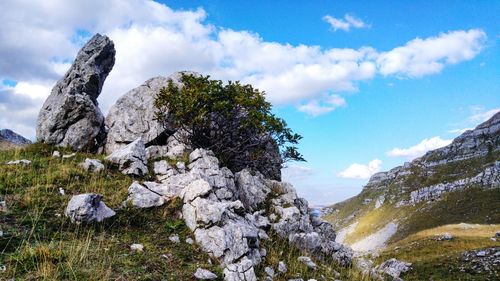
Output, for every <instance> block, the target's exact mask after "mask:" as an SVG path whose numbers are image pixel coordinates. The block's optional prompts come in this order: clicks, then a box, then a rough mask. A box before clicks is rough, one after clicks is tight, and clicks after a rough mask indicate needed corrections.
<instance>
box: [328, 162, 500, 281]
mask: <svg viewBox="0 0 500 281" xmlns="http://www.w3.org/2000/svg"><path fill="white" fill-rule="evenodd" d="M498 159H500V156H499V154H498V153H495V154H494V155H488V156H486V157H484V158H481V159H469V160H465V161H459V162H456V163H453V164H450V165H442V166H439V167H436V169H435V170H434V172H435V173H434V174H433V175H432V176H424V175H423V174H422V173H421V171H414V173H413V174H411V175H410V176H408V177H407V178H406V179H405V180H404V182H403V186H405V187H406V189H405V190H407V192H408V191H409V190H414V189H415V188H417V187H418V186H426V185H430V184H436V183H439V182H449V181H452V180H456V179H459V178H463V177H468V176H473V175H475V174H477V173H478V172H479V171H480V169H482V168H483V167H484V166H485V165H488V163H491V162H493V161H496V160H498ZM478 169H479V170H478ZM471 171H472V172H471ZM408 187H409V188H408ZM402 191H403V189H402V186H399V185H396V184H392V185H389V186H386V187H383V188H380V189H376V188H372V189H367V190H364V191H363V192H362V193H360V194H359V195H357V196H355V197H353V198H351V199H349V200H346V201H344V202H341V203H338V204H336V205H334V206H333V208H336V209H338V211H337V212H334V213H332V214H330V215H327V216H326V217H325V219H326V220H328V221H331V222H333V223H335V222H336V228H337V229H341V228H344V227H347V226H349V225H350V224H352V223H353V222H358V225H357V226H356V227H355V228H354V231H353V232H352V233H350V234H348V235H347V236H346V239H345V242H346V243H348V244H351V243H354V242H356V241H358V240H360V239H362V238H364V237H366V236H368V235H370V234H372V233H374V232H376V231H377V230H379V229H381V228H382V227H384V226H385V225H386V224H387V223H389V222H391V221H396V222H397V223H398V224H399V228H398V231H397V233H396V234H395V235H394V236H393V237H391V239H390V240H389V241H388V242H389V247H388V249H387V250H386V251H384V252H383V254H382V258H390V257H392V256H396V257H400V258H402V259H403V260H404V259H406V260H408V261H410V262H412V261H413V262H417V265H416V267H415V270H414V271H413V273H411V274H413V275H411V276H413V277H411V276H410V277H409V278H410V279H409V280H428V278H427V279H426V278H424V276H428V277H430V276H432V274H438V273H441V275H439V274H438V275H437V276H441V277H440V278H444V277H443V276H448V277H447V278H451V279H449V280H454V279H453V278H458V277H459V276H461V274H463V273H461V272H453V270H452V271H451V272H450V268H453V267H454V268H455V269H456V268H457V262H456V258H457V256H458V255H459V253H460V252H463V251H466V250H470V249H473V248H484V247H490V246H493V245H495V243H496V245H497V246H498V244H499V243H498V242H492V241H491V240H490V239H489V237H488V238H484V237H481V236H480V235H479V234H478V235H476V236H474V235H472V236H470V235H469V236H468V237H467V238H464V239H462V238H459V239H457V240H454V241H451V242H446V243H445V244H443V243H442V242H441V244H438V245H436V241H434V240H429V239H427V240H425V243H418V245H419V246H418V247H416V248H415V247H414V244H413V242H414V241H413V240H412V239H414V237H417V236H418V235H417V234H418V233H422V231H426V230H432V229H435V228H436V227H439V226H443V225H447V224H458V223H462V222H464V223H477V224H500V211H499V209H498V206H500V189H498V188H495V189H483V188H481V187H477V186H470V187H468V188H467V189H464V190H461V191H456V192H450V193H448V194H446V195H445V196H443V197H442V198H441V199H439V200H437V201H433V202H430V203H420V204H417V205H415V206H401V207H396V206H395V203H396V202H398V201H399V200H401V199H406V198H407V197H406V196H408V193H404V192H402ZM382 194H385V198H386V202H385V204H384V205H383V206H382V207H380V208H378V209H375V201H376V199H377V198H378V197H379V196H380V195H382ZM367 198H370V199H372V201H371V202H370V203H368V204H363V201H364V200H365V199H367ZM438 229H439V228H438ZM496 231H500V227H497V230H496ZM415 235H417V236H415ZM411 237H413V238H411ZM490 237H492V236H490ZM464 241H465V242H467V243H462V242H464ZM468 242H474V243H468ZM492 244H493V245H492ZM395 245H397V246H398V247H400V248H401V249H403V250H401V251H399V252H394V251H392V249H394V247H396V246H395ZM442 245H448V246H450V245H452V246H450V247H448V248H446V247H444V248H443V247H441V246H442ZM404 249H408V251H407V252H406V255H405V254H403V253H405V251H404ZM451 249H453V251H452V250H451ZM410 250H411V251H410ZM382 258H381V259H379V261H382ZM417 259H420V260H417ZM437 265H440V266H437ZM419 278H423V279H419ZM476 278H481V277H478V276H476ZM405 280H406V278H405ZM436 280H444V279H439V278H438V279H436ZM446 280H448V279H446ZM456 280H458V279H456ZM462 280H467V279H462Z"/></svg>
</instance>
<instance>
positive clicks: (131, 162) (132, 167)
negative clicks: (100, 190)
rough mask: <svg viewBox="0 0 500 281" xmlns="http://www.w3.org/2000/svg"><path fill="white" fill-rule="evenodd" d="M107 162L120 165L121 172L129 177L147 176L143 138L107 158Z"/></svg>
mask: <svg viewBox="0 0 500 281" xmlns="http://www.w3.org/2000/svg"><path fill="white" fill-rule="evenodd" d="M106 160H107V161H110V162H112V163H115V164H118V165H119V169H120V171H122V173H124V174H127V175H136V176H142V175H145V174H147V172H148V167H147V159H146V150H145V147H144V142H143V141H142V139H141V138H138V139H137V140H135V141H133V142H132V143H130V144H128V145H127V146H125V147H123V148H122V149H120V150H117V151H115V152H113V153H112V154H111V155H109V156H108V157H106Z"/></svg>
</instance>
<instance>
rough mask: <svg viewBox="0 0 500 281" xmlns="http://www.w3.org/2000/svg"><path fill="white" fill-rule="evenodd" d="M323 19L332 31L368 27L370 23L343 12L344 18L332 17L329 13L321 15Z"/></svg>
mask: <svg viewBox="0 0 500 281" xmlns="http://www.w3.org/2000/svg"><path fill="white" fill-rule="evenodd" d="M323 20H324V21H326V22H327V23H329V24H330V26H331V28H332V30H333V31H337V30H343V31H349V30H350V29H351V27H352V28H369V27H370V25H368V24H366V23H365V22H363V21H362V20H361V19H358V18H356V17H354V16H352V15H349V14H345V15H344V18H343V19H341V18H334V17H332V16H330V15H326V16H324V17H323Z"/></svg>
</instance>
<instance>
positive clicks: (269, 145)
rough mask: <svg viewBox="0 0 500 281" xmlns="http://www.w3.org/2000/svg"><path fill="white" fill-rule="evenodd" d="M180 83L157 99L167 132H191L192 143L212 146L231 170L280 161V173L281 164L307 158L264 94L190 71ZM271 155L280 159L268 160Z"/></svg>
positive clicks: (264, 166)
mask: <svg viewBox="0 0 500 281" xmlns="http://www.w3.org/2000/svg"><path fill="white" fill-rule="evenodd" d="M181 83H182V85H183V86H182V87H178V86H177V85H176V84H175V83H173V82H172V81H170V82H169V83H168V85H167V87H165V88H163V89H162V90H161V91H160V93H159V94H158V96H157V98H156V100H155V106H156V107H157V112H156V118H157V120H159V122H160V123H161V124H163V126H164V127H165V128H166V129H167V130H166V131H170V132H171V133H173V132H175V131H178V130H181V131H183V132H189V134H188V138H187V142H189V144H190V145H192V146H193V147H194V148H205V149H210V150H212V151H213V152H214V153H215V155H216V156H217V157H218V158H219V160H220V161H221V164H222V165H224V166H227V167H228V168H230V169H231V170H233V171H238V170H241V169H243V168H246V167H249V168H254V169H256V170H258V171H261V172H263V170H265V169H268V168H269V165H270V164H271V165H273V164H277V165H278V173H279V169H280V168H281V165H282V163H283V162H286V161H289V160H295V161H304V158H303V157H302V155H301V154H300V153H299V152H298V151H297V147H296V146H295V145H296V144H297V143H298V141H299V140H300V139H301V138H302V137H301V136H300V135H298V134H296V133H294V132H292V130H291V129H290V128H288V126H287V124H286V122H285V121H284V120H283V119H281V118H278V117H276V116H275V115H274V114H273V113H271V104H270V103H269V102H267V101H266V100H265V97H264V93H263V92H261V91H259V90H257V89H254V88H253V87H252V86H251V85H242V84H240V83H239V82H229V83H228V84H226V85H224V84H223V82H222V81H220V80H211V79H210V77H209V76H195V75H192V74H186V73H183V74H182V76H181ZM180 141H184V140H180ZM273 153H275V154H276V155H275V156H274V157H272V158H274V159H275V158H278V160H279V161H278V163H270V162H272V159H270V154H271V155H272V154H273ZM263 174H265V172H263ZM265 175H266V174H265ZM266 176H270V175H266Z"/></svg>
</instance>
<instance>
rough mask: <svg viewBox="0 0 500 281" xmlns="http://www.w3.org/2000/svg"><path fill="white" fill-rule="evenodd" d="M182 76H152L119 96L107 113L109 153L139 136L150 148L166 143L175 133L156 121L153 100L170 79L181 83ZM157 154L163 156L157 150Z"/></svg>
mask: <svg viewBox="0 0 500 281" xmlns="http://www.w3.org/2000/svg"><path fill="white" fill-rule="evenodd" d="M181 76H182V72H176V73H174V74H172V75H170V76H168V77H163V76H158V77H154V78H151V79H149V80H147V81H146V82H144V84H142V85H141V86H139V87H137V88H135V89H132V90H130V91H129V92H128V93H126V94H125V95H124V96H123V97H121V98H120V99H118V101H117V102H116V103H115V104H114V105H113V106H112V107H111V108H110V110H109V113H108V116H106V121H105V122H106V126H107V127H108V137H107V140H106V146H105V150H106V152H107V153H111V152H113V151H116V150H118V149H120V148H123V147H124V146H126V145H127V144H129V143H131V142H133V141H134V140H136V139H137V138H139V137H140V138H142V139H143V140H144V142H145V143H146V146H147V147H149V146H158V145H160V146H161V145H167V138H168V137H169V135H171V134H172V133H173V132H172V131H169V132H168V133H167V134H165V131H168V130H166V129H167V128H164V127H163V126H162V125H161V124H160V123H159V122H158V121H157V120H155V108H156V107H155V105H154V101H155V98H156V95H157V94H158V93H159V92H160V90H161V89H162V88H164V87H166V86H167V85H168V82H169V81H170V80H171V81H172V82H173V83H175V84H176V85H178V86H181V83H180V80H181ZM172 141H173V140H172ZM155 150H159V148H156V149H155ZM165 153H166V152H165ZM154 156H159V157H161V156H163V155H161V154H157V153H154Z"/></svg>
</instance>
